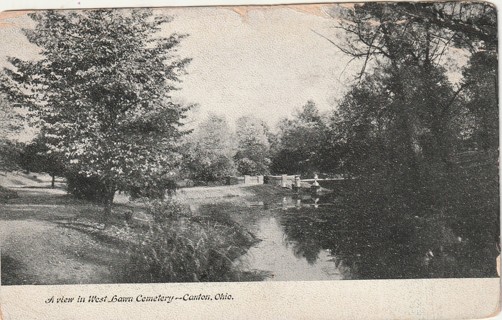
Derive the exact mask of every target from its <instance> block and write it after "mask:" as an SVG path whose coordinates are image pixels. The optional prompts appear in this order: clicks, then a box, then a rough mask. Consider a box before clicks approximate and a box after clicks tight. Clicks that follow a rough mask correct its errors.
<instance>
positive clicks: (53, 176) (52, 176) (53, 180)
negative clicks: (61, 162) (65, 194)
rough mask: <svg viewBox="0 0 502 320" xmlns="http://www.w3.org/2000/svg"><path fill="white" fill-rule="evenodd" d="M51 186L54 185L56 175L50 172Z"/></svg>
mask: <svg viewBox="0 0 502 320" xmlns="http://www.w3.org/2000/svg"><path fill="white" fill-rule="evenodd" d="M51 178H52V180H51V188H52V189H54V185H55V182H56V175H54V174H51Z"/></svg>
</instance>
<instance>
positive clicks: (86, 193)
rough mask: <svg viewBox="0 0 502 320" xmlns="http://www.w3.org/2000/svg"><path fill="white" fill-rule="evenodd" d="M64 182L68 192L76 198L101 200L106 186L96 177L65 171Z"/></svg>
mask: <svg viewBox="0 0 502 320" xmlns="http://www.w3.org/2000/svg"><path fill="white" fill-rule="evenodd" d="M66 182H67V188H68V189H67V190H68V193H70V194H72V195H74V196H75V197H76V198H77V199H85V200H90V201H95V202H103V201H104V196H105V195H106V188H105V185H104V184H103V183H101V182H100V180H99V178H98V177H86V176H84V175H82V174H78V173H74V172H67V173H66Z"/></svg>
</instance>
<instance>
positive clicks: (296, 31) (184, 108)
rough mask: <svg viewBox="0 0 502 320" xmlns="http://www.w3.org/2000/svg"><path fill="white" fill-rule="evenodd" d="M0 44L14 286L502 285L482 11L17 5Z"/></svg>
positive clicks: (3, 215)
mask: <svg viewBox="0 0 502 320" xmlns="http://www.w3.org/2000/svg"><path fill="white" fill-rule="evenodd" d="M0 39H2V40H1V43H0V121H1V123H0V129H1V134H0V156H1V158H0V166H1V167H0V243H1V284H2V286H3V287H9V286H23V285H25V286H33V285H80V284H93V285H94V284H152V283H156V284H165V283H187V282H191V283H194V282H197V283H201V282H202V283H204V282H279V281H290V282H295V281H332V282H336V281H341V280H354V281H358V280H393V279H401V280H402V279H452V278H498V277H499V262H498V261H499V256H500V219H499V215H500V209H499V208H500V200H499V194H500V193H499V109H498V53H497V49H498V37H497V11H496V8H495V6H494V5H493V4H491V3H489V2H461V1H460V2H459V1H455V2H381V3H377V2H361V3H332V4H327V3H323V4H304V5H299V4H292V5H275V6H219V7H218V6H213V7H210V6H207V7H177V8H176V7H165V8H154V7H152V8H148V7H145V8H140V7H136V8H106V9H80V10H31V11H28V10H26V11H5V12H2V13H0ZM223 296H224V295H223V294H222V296H221V299H223ZM195 298H197V297H196V296H194V299H195Z"/></svg>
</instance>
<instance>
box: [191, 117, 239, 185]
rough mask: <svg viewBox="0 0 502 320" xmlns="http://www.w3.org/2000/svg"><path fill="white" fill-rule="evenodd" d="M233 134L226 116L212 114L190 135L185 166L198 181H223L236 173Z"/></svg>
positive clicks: (192, 177)
mask: <svg viewBox="0 0 502 320" xmlns="http://www.w3.org/2000/svg"><path fill="white" fill-rule="evenodd" d="M235 152H236V145H235V142H234V136H233V134H232V131H231V130H230V127H229V125H228V123H227V120H226V119H225V117H223V116H219V115H216V114H209V116H208V117H207V119H205V120H204V121H202V122H201V123H199V125H198V126H197V127H196V128H195V129H194V132H193V134H191V135H190V136H188V137H187V139H186V142H185V147H184V160H183V168H184V173H185V175H186V176H187V177H189V178H191V179H193V180H195V181H196V182H197V183H205V182H222V181H223V179H224V178H225V177H227V176H231V175H234V174H235V172H236V171H235V164H234V161H233V156H234V155H235Z"/></svg>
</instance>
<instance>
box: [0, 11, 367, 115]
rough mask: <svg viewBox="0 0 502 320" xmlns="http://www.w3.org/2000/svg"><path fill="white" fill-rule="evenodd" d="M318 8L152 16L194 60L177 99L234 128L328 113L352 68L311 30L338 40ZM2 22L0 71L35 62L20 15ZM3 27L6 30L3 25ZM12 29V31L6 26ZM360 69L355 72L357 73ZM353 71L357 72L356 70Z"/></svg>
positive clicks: (330, 22)
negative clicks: (165, 18)
mask: <svg viewBox="0 0 502 320" xmlns="http://www.w3.org/2000/svg"><path fill="white" fill-rule="evenodd" d="M326 9H327V7H321V6H319V5H310V6H293V7H289V8H288V7H265V8H264V7H257V8H251V7H239V8H237V9H236V8H235V7H219V8H218V7H206V8H174V9H156V11H157V12H158V13H161V14H169V15H173V16H174V20H173V22H171V23H170V24H168V25H167V26H166V28H165V32H166V33H168V34H170V33H172V32H174V31H175V32H180V33H187V34H189V35H190V36H189V37H188V38H186V39H185V40H184V41H183V42H182V45H181V47H180V48H179V54H180V56H182V57H191V58H193V60H192V62H191V64H190V65H189V67H188V69H187V71H188V74H187V75H186V76H185V77H184V82H183V83H182V84H181V87H182V90H181V91H179V92H177V93H176V98H177V99H181V100H183V101H186V102H187V103H196V104H198V105H199V107H198V108H197V112H196V113H195V114H194V115H193V116H194V117H195V118H198V119H200V118H204V117H205V115H206V114H207V113H208V112H214V113H217V114H223V115H225V116H226V117H227V119H228V120H229V121H230V122H231V123H232V122H234V121H235V119H237V118H238V117H240V116H242V115H248V114H253V115H256V116H258V117H261V118H263V119H264V120H266V121H267V122H268V123H269V124H270V125H274V124H275V122H276V121H278V120H279V119H280V118H282V117H286V116H288V115H290V114H291V113H292V112H293V111H294V109H295V108H300V107H301V106H302V105H304V104H305V103H306V102H307V100H309V99H311V100H314V101H315V102H316V104H317V105H318V106H319V108H320V109H321V110H329V109H330V108H332V106H333V104H334V103H333V100H334V99H336V98H339V97H340V96H341V94H342V93H343V91H344V90H345V88H346V85H347V81H348V80H350V79H352V76H353V72H354V70H352V69H351V67H354V68H356V67H357V66H358V64H357V63H353V64H351V65H349V68H347V69H346V70H345V71H344V72H342V71H343V69H344V68H345V66H346V64H347V62H348V60H349V58H348V57H346V56H345V55H343V54H342V53H341V52H340V51H339V50H338V49H337V48H336V47H335V46H333V45H332V44H330V43H329V42H328V41H327V40H325V39H323V38H321V37H320V36H318V35H316V34H315V33H314V32H313V31H312V30H315V31H317V32H320V33H322V34H326V35H331V36H334V35H335V31H334V29H333V28H332V27H333V26H334V25H335V21H334V20H333V18H331V17H330V16H329V15H327V14H326V13H324V12H325V11H326ZM7 18H8V19H1V20H0V27H1V28H0V39H2V43H1V45H0V66H5V65H6V62H5V59H6V56H18V57H20V58H22V59H32V58H34V57H35V56H36V55H35V52H36V49H37V48H36V47H34V46H32V45H31V44H29V43H28V42H27V40H26V39H25V38H24V36H23V35H22V33H21V32H20V29H21V28H23V27H30V26H33V23H32V22H31V20H30V19H29V18H28V17H27V16H25V15H19V16H14V17H12V15H11V16H9V17H7ZM6 23H7V24H6ZM8 23H10V24H8ZM357 68H358V67H357ZM357 68H356V69H357Z"/></svg>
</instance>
